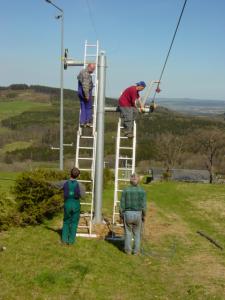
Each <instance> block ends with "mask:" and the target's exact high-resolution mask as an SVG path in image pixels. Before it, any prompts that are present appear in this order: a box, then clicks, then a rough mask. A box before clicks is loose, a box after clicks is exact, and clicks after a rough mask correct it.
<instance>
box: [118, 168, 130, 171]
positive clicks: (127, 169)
mask: <svg viewBox="0 0 225 300" xmlns="http://www.w3.org/2000/svg"><path fill="white" fill-rule="evenodd" d="M118 170H123V171H132V170H133V169H132V168H118Z"/></svg>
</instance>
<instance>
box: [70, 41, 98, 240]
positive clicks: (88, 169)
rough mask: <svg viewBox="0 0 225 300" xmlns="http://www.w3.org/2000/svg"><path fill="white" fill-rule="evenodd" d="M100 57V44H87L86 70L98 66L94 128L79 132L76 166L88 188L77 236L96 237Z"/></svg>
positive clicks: (95, 73) (94, 93)
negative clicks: (94, 228) (97, 117)
mask: <svg viewBox="0 0 225 300" xmlns="http://www.w3.org/2000/svg"><path fill="white" fill-rule="evenodd" d="M98 55H99V44H98V41H97V42H96V44H88V42H87V41H86V42H85V47H84V68H86V67H87V65H88V64H89V63H94V64H95V65H96V69H95V72H94V73H93V74H92V80H93V84H94V89H93V99H94V100H93V114H92V126H91V127H90V128H81V126H80V122H79V127H78V131H77V145H76V157H75V166H76V167H78V168H79V169H80V171H81V173H82V174H86V175H85V179H79V180H78V181H79V182H81V183H82V184H83V185H84V186H85V188H86V197H85V199H83V200H81V214H80V222H79V225H78V233H77V236H86V237H94V236H95V234H93V233H92V223H93V205H94V182H95V159H96V137H97V131H96V112H97V99H98V74H97V72H98V68H97V66H98Z"/></svg>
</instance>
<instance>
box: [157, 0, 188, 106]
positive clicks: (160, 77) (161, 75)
mask: <svg viewBox="0 0 225 300" xmlns="http://www.w3.org/2000/svg"><path fill="white" fill-rule="evenodd" d="M186 3H187V0H185V1H184V4H183V7H182V10H181V13H180V17H179V20H178V22H177V26H176V29H175V32H174V34H173V38H172V41H171V43H170V47H169V50H168V52H167V56H166V59H165V62H164V65H163V68H162V71H161V73H160V76H159V83H158V86H157V89H158V88H159V84H160V82H161V79H162V77H163V73H164V71H165V68H166V64H167V61H168V58H169V56H170V51H171V49H172V47H173V42H174V40H175V37H176V34H177V30H178V28H179V25H180V21H181V18H182V16H183V12H184V9H185V6H186ZM157 89H156V90H157ZM156 93H157V91H155V94H154V97H153V102H154V100H155V96H156Z"/></svg>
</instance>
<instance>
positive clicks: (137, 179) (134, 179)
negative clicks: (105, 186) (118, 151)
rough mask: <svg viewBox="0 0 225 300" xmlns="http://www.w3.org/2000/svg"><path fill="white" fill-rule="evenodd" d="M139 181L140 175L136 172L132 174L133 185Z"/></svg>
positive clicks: (131, 181)
mask: <svg viewBox="0 0 225 300" xmlns="http://www.w3.org/2000/svg"><path fill="white" fill-rule="evenodd" d="M138 182H139V176H138V175H137V174H135V173H133V174H131V176H130V183H131V184H132V185H137V184H138Z"/></svg>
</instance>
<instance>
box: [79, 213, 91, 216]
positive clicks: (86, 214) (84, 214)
mask: <svg viewBox="0 0 225 300" xmlns="http://www.w3.org/2000/svg"><path fill="white" fill-rule="evenodd" d="M80 216H81V217H91V214H88V213H83V214H80Z"/></svg>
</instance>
